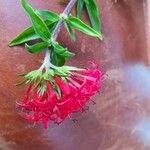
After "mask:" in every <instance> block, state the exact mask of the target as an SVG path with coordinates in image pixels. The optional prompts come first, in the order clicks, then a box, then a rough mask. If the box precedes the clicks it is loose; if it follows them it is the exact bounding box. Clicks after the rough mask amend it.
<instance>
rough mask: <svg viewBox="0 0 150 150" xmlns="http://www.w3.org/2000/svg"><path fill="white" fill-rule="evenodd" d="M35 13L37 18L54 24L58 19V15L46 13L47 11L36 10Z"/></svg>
mask: <svg viewBox="0 0 150 150" xmlns="http://www.w3.org/2000/svg"><path fill="white" fill-rule="evenodd" d="M36 13H37V14H38V15H39V16H41V17H43V18H44V19H46V20H49V21H52V22H56V21H58V20H59V19H60V18H59V15H58V14H56V13H54V12H51V11H48V10H38V11H36Z"/></svg>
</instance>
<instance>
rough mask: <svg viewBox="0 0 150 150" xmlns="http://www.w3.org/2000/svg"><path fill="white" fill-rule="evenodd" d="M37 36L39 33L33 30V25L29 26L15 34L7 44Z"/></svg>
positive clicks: (33, 38) (13, 44)
mask: <svg viewBox="0 0 150 150" xmlns="http://www.w3.org/2000/svg"><path fill="white" fill-rule="evenodd" d="M39 38H40V37H39V35H37V34H36V33H35V32H34V29H33V27H29V28H27V29H25V30H24V31H22V32H21V33H20V34H19V35H17V36H16V37H15V38H14V39H13V40H12V41H10V43H9V46H15V45H19V44H22V43H25V42H28V41H31V40H35V39H39Z"/></svg>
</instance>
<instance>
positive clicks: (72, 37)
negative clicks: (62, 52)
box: [64, 22, 76, 42]
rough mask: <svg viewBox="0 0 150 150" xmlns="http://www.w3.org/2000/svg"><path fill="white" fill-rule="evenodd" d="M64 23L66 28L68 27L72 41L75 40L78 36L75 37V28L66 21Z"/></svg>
mask: <svg viewBox="0 0 150 150" xmlns="http://www.w3.org/2000/svg"><path fill="white" fill-rule="evenodd" d="M64 25H65V28H66V29H67V31H68V33H69V36H70V38H71V40H72V42H75V40H76V37H75V34H74V31H73V29H72V28H71V27H70V25H68V24H67V23H66V22H64Z"/></svg>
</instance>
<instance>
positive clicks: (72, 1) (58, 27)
mask: <svg viewBox="0 0 150 150" xmlns="http://www.w3.org/2000/svg"><path fill="white" fill-rule="evenodd" d="M76 2H77V0H70V2H69V3H68V5H67V6H66V8H65V10H64V11H63V13H62V14H61V18H60V20H59V21H58V23H57V25H56V27H55V29H54V31H53V33H52V37H51V39H52V40H54V41H55V40H56V39H57V37H58V34H59V32H60V30H61V27H62V25H63V22H64V18H66V17H67V16H68V15H69V13H70V12H71V10H72V8H73V6H74V5H75V3H76ZM50 66H51V63H50V50H48V49H47V50H46V53H45V58H44V62H43V65H42V66H41V69H43V67H45V68H48V67H50Z"/></svg>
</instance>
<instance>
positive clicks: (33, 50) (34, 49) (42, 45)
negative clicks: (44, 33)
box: [25, 42, 48, 53]
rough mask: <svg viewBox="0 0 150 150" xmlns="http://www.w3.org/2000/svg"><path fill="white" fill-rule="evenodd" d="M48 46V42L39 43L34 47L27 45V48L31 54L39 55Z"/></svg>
mask: <svg viewBox="0 0 150 150" xmlns="http://www.w3.org/2000/svg"><path fill="white" fill-rule="evenodd" d="M47 46H48V44H47V42H41V43H37V44H34V45H28V44H25V48H26V49H27V50H28V51H29V52H30V53H39V52H41V51H42V50H43V49H45V48H46V47H47Z"/></svg>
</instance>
